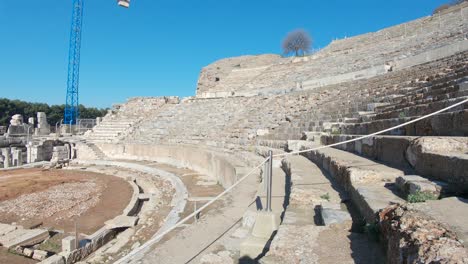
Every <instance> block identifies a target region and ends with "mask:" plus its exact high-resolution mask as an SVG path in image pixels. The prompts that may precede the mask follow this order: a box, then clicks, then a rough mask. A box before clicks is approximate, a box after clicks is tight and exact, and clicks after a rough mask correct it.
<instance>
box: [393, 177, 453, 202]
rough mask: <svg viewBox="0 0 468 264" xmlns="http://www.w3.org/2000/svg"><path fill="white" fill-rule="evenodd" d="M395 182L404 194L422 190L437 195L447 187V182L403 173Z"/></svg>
mask: <svg viewBox="0 0 468 264" xmlns="http://www.w3.org/2000/svg"><path fill="white" fill-rule="evenodd" d="M395 184H396V186H397V187H398V189H399V190H400V191H401V192H402V193H403V194H405V195H408V194H415V193H417V192H422V193H429V194H432V195H434V196H435V197H439V196H440V194H441V193H442V189H443V188H446V189H447V188H448V187H447V184H444V183H442V182H433V181H430V180H428V179H426V178H423V177H421V176H418V175H405V176H401V177H398V178H397V179H396V181H395Z"/></svg>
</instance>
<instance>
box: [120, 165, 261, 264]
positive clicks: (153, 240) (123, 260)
mask: <svg viewBox="0 0 468 264" xmlns="http://www.w3.org/2000/svg"><path fill="white" fill-rule="evenodd" d="M267 160H268V159H265V160H264V161H263V162H262V163H260V164H259V165H257V166H256V167H255V168H253V169H252V170H251V171H250V172H249V173H247V174H246V175H245V176H243V177H242V178H240V179H239V180H238V181H237V182H236V183H234V184H233V185H231V186H230V187H229V188H227V189H226V190H224V191H223V192H222V193H220V194H219V195H218V196H216V197H215V198H213V199H212V200H210V201H209V202H208V203H206V204H205V205H203V206H202V207H200V208H199V209H198V210H196V211H195V212H193V213H191V214H190V215H188V216H187V217H185V218H184V219H182V220H181V221H179V222H178V223H177V224H175V225H173V226H172V227H171V228H169V229H167V230H166V231H164V232H162V233H161V234H159V235H158V236H156V237H153V238H151V239H150V240H148V241H146V242H145V243H144V244H143V245H142V246H140V247H138V248H136V249H134V250H132V251H131V252H130V253H128V254H127V255H125V256H124V257H122V258H121V259H119V260H118V261H116V262H115V264H120V263H128V261H129V260H131V258H132V257H134V256H135V255H136V254H138V253H139V252H141V251H142V250H144V249H146V248H148V247H150V246H152V245H153V244H155V243H157V242H158V241H159V240H160V239H161V238H163V237H164V236H165V235H167V234H168V233H170V232H171V231H173V230H174V229H176V228H177V227H179V226H181V225H182V224H184V223H185V222H187V221H188V220H190V219H192V218H194V217H195V216H196V215H197V214H199V213H200V212H201V211H203V210H204V209H205V208H207V207H208V206H210V205H211V204H213V203H214V202H216V201H217V200H219V199H220V198H221V197H223V196H224V195H226V194H227V193H229V192H230V191H231V190H232V189H234V188H235V187H236V186H237V185H239V184H240V183H241V182H243V181H244V180H245V179H247V177H249V176H250V175H252V173H254V172H255V171H256V170H257V169H258V168H260V167H261V166H262V165H263V164H265V162H266V161H267Z"/></svg>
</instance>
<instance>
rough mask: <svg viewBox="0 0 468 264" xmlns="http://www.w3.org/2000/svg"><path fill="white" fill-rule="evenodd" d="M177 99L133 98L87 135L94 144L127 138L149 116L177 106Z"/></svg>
mask: <svg viewBox="0 0 468 264" xmlns="http://www.w3.org/2000/svg"><path fill="white" fill-rule="evenodd" d="M178 101H179V99H178V98H177V97H162V98H158V97H155V98H131V99H129V100H128V102H127V103H125V104H122V105H116V106H115V109H114V110H112V111H110V112H109V113H108V114H107V115H106V116H105V117H104V118H103V120H102V121H101V122H100V123H99V124H98V125H97V126H96V127H94V128H93V130H92V131H91V133H88V134H87V139H88V140H89V141H92V142H112V141H115V140H117V139H119V138H122V137H124V136H126V135H127V134H128V133H130V132H131V131H132V129H133V128H134V127H135V126H136V124H138V123H139V122H142V121H143V120H144V119H145V118H148V116H151V115H154V114H156V113H157V112H158V111H159V110H160V109H161V108H163V107H164V106H167V105H171V104H177V103H178Z"/></svg>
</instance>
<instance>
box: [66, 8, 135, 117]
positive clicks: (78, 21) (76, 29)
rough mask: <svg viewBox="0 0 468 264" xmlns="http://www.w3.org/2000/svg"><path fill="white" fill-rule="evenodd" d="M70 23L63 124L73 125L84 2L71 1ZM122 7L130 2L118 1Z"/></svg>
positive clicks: (77, 110) (76, 108)
mask: <svg viewBox="0 0 468 264" xmlns="http://www.w3.org/2000/svg"><path fill="white" fill-rule="evenodd" d="M72 2H73V11H72V22H71V31H70V47H69V52H68V79H67V98H66V102H65V113H64V123H65V124H67V125H68V124H69V125H75V124H76V121H77V119H78V118H79V116H80V110H79V107H78V106H79V96H78V86H79V82H80V50H81V30H82V27H83V3H84V0H72ZM117 4H118V5H120V6H123V7H127V8H128V7H129V6H130V0H118V1H117Z"/></svg>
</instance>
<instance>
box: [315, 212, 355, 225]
mask: <svg viewBox="0 0 468 264" xmlns="http://www.w3.org/2000/svg"><path fill="white" fill-rule="evenodd" d="M319 208H320V216H321V217H322V223H323V224H324V225H326V226H328V225H331V224H343V223H347V224H349V227H351V225H352V219H351V215H350V214H349V212H346V211H343V210H341V209H333V208H326V207H319Z"/></svg>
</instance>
